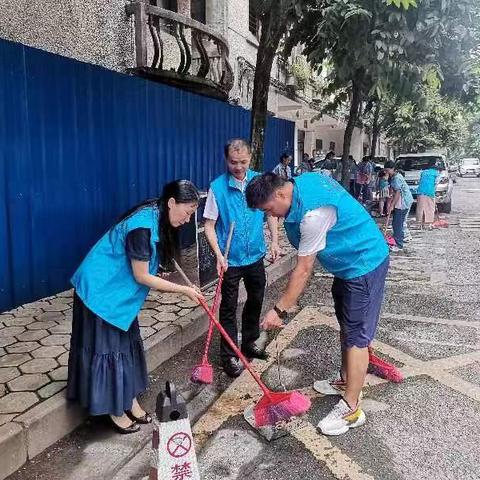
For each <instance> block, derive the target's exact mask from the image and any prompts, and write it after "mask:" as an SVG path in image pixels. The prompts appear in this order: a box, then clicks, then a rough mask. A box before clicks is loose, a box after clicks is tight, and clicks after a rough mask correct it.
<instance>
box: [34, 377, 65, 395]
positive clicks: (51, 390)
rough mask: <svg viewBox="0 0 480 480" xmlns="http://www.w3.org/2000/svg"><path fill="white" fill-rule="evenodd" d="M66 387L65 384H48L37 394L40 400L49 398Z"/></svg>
mask: <svg viewBox="0 0 480 480" xmlns="http://www.w3.org/2000/svg"><path fill="white" fill-rule="evenodd" d="M66 386H67V382H63V381H62V382H50V383H49V384H48V385H45V386H44V387H42V388H41V389H40V390H39V391H38V392H37V393H38V395H39V396H40V398H43V399H45V398H50V397H51V396H53V395H55V394H56V393H58V392H59V391H60V390H63V389H64V388H65V387H66Z"/></svg>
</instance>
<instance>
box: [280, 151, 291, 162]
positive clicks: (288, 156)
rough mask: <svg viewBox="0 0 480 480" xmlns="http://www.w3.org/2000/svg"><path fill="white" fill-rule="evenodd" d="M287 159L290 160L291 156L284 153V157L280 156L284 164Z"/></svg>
mask: <svg viewBox="0 0 480 480" xmlns="http://www.w3.org/2000/svg"><path fill="white" fill-rule="evenodd" d="M287 158H290V155H289V154H288V153H282V155H280V161H281V162H283V161H284V160H285V159H287Z"/></svg>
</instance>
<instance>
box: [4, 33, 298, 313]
mask: <svg viewBox="0 0 480 480" xmlns="http://www.w3.org/2000/svg"><path fill="white" fill-rule="evenodd" d="M249 125H250V113H249V112H248V111H246V110H244V109H242V108H239V107H235V106H231V105H228V104H226V103H223V102H220V101H216V100H213V99H210V98H206V97H202V96H199V95H195V94H191V93H188V92H185V91H182V90H180V89H176V88H173V87H169V86H166V85H160V84H156V83H153V82H149V81H147V80H143V79H140V78H135V77H131V76H128V75H122V74H119V73H115V72H112V71H109V70H105V69H103V68H100V67H96V66H93V65H89V64H85V63H81V62H77V61H74V60H71V59H67V58H64V57H60V56H57V55H53V54H49V53H47V52H44V51H41V50H37V49H33V48H29V47H26V46H23V45H20V44H16V43H12V42H8V41H4V40H0V200H1V201H0V247H1V256H2V260H1V262H0V311H5V310H8V309H10V308H12V307H15V306H17V305H21V304H23V303H25V302H30V301H34V300H36V299H38V298H42V297H45V296H48V295H52V294H55V293H57V292H59V291H62V290H64V289H66V288H69V284H68V281H69V278H70V276H71V274H72V273H73V271H74V270H75V268H76V267H77V265H78V264H79V262H80V261H81V259H82V258H83V256H84V255H85V253H86V252H87V251H88V249H89V248H90V247H91V246H92V244H93V243H94V242H95V241H96V240H97V239H98V238H99V236H100V235H101V234H102V233H103V232H104V231H105V230H106V229H107V228H108V226H109V225H110V224H111V222H112V221H113V220H114V219H115V218H117V217H118V215H119V214H120V213H121V212H122V211H124V210H126V209H127V208H129V207H130V206H132V205H134V204H135V203H136V202H139V201H141V200H143V199H145V198H149V197H154V196H157V195H158V193H159V192H160V191H161V188H162V185H163V184H164V183H166V182H167V181H170V180H173V179H175V178H189V179H191V180H192V181H193V182H194V183H195V184H196V185H198V186H199V187H200V188H203V189H205V188H206V187H208V184H209V182H210V181H211V180H212V179H213V178H214V177H215V176H216V175H218V174H219V173H221V172H222V170H223V165H224V163H223V156H222V149H223V144H224V143H225V140H226V139H228V138H231V137H245V138H248V135H249ZM293 138H294V124H293V123H291V122H288V121H285V120H280V119H276V118H270V119H269V121H268V128H267V132H266V147H265V158H266V161H265V167H266V169H271V168H273V166H274V165H275V164H276V162H277V160H278V157H279V156H280V154H281V153H282V152H283V151H285V150H290V151H291V150H292V149H293Z"/></svg>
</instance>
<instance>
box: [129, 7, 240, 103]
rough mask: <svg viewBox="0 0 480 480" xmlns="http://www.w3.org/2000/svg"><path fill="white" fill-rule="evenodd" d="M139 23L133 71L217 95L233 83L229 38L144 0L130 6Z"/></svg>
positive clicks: (154, 78)
mask: <svg viewBox="0 0 480 480" xmlns="http://www.w3.org/2000/svg"><path fill="white" fill-rule="evenodd" d="M126 11H127V14H128V15H133V17H134V24H135V56H136V66H135V68H133V69H132V71H133V73H135V74H137V75H141V76H144V77H147V78H150V79H153V80H158V81H161V82H164V83H169V84H171V85H175V86H178V87H181V88H186V89H188V90H192V91H195V92H197V93H202V94H205V95H209V96H214V97H217V98H222V99H226V98H227V97H228V92H229V91H230V89H231V88H232V86H233V71H232V68H231V66H230V63H229V61H228V55H229V48H228V42H227V40H226V39H225V38H224V37H223V36H222V35H220V34H219V33H217V32H216V31H215V30H213V29H211V28H209V27H208V26H206V25H204V24H203V23H201V22H198V21H196V20H193V19H191V18H190V17H187V16H184V15H180V14H178V13H175V12H172V11H170V10H165V9H163V8H160V7H157V6H153V5H150V4H147V3H143V2H140V1H136V2H132V3H131V4H129V5H127V6H126Z"/></svg>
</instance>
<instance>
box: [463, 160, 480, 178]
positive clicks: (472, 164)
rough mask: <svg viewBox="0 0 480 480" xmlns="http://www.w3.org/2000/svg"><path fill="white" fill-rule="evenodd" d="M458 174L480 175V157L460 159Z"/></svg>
mask: <svg viewBox="0 0 480 480" xmlns="http://www.w3.org/2000/svg"><path fill="white" fill-rule="evenodd" d="M458 175H459V176H460V177H465V176H467V175H474V176H476V177H480V160H479V159H478V158H464V159H462V160H460V168H459V171H458Z"/></svg>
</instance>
